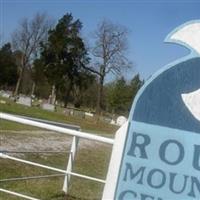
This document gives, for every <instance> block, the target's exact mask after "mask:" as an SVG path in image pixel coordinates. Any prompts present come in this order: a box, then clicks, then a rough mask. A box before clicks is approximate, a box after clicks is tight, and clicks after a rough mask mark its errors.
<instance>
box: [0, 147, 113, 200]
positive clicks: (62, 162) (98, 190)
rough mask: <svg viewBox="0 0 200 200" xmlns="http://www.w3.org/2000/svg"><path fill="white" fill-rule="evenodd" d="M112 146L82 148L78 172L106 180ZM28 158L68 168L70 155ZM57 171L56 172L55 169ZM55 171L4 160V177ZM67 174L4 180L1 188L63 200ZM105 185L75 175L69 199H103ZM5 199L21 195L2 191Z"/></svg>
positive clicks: (14, 199)
mask: <svg viewBox="0 0 200 200" xmlns="http://www.w3.org/2000/svg"><path fill="white" fill-rule="evenodd" d="M110 151H111V148H109V147H104V148H103V149H102V148H97V149H95V154H94V153H93V149H82V150H81V151H80V152H78V155H77V158H76V161H75V168H74V172H78V173H81V174H84V175H88V176H93V177H97V178H101V179H105V177H106V171H107V168H108V163H109V158H110ZM25 159H28V160H31V161H36V162H39V163H42V164H47V165H50V166H53V167H58V168H60V169H65V168H66V163H67V155H66V154H61V155H59V156H58V155H56V156H55V155H49V156H41V155H28V156H25ZM55 173H56V172H55ZM47 174H52V171H49V170H44V169H41V168H36V167H32V166H28V165H25V164H19V163H17V162H14V161H9V160H3V159H2V160H1V159H0V179H4V178H9V177H23V176H34V175H47ZM63 180H64V178H63V177H56V178H49V179H39V180H27V181H17V182H16V181H13V182H6V183H1V182H0V188H4V189H9V190H12V191H15V192H21V193H23V194H26V195H30V196H32V197H37V198H39V199H42V200H63V199H64V193H63V192H62V185H63ZM103 186H104V185H103V184H101V183H96V182H91V181H88V180H85V179H81V178H77V177H72V178H71V182H70V188H69V193H68V198H67V199H68V200H72V199H74V200H75V199H76V200H87V199H88V200H92V199H101V195H102V191H103ZM0 199H1V200H20V198H17V197H12V196H11V195H8V194H4V193H0Z"/></svg>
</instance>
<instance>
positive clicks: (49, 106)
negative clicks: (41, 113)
mask: <svg viewBox="0 0 200 200" xmlns="http://www.w3.org/2000/svg"><path fill="white" fill-rule="evenodd" d="M42 109H44V110H48V111H55V105H53V104H49V103H43V104H42Z"/></svg>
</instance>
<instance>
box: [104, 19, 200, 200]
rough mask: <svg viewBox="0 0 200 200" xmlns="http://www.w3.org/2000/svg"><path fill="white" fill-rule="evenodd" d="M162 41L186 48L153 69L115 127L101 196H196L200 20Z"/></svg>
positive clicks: (199, 186)
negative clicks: (127, 113)
mask: <svg viewBox="0 0 200 200" xmlns="http://www.w3.org/2000/svg"><path fill="white" fill-rule="evenodd" d="M166 41H168V42H175V43H178V44H181V45H185V46H186V47H188V48H190V49H192V51H191V54H190V55H188V56H186V57H184V58H181V59H179V60H177V61H175V62H173V63H171V64H169V65H167V66H165V67H164V68H162V69H161V70H160V71H158V72H157V73H155V74H154V75H153V76H152V77H151V78H150V79H149V80H148V81H147V82H146V83H145V85H144V86H143V87H142V88H141V89H140V91H139V92H138V94H137V96H136V98H135V100H134V103H133V105H132V109H131V112H130V116H129V120H128V122H127V123H125V124H124V125H123V126H122V127H121V128H120V129H119V130H118V132H117V134H116V140H115V143H114V147H113V152H112V158H111V162H110V166H109V171H108V175H107V180H106V185H105V188H104V193H103V199H105V200H107V199H116V200H199V199H200V111H199V108H200V92H199V88H200V21H192V22H189V23H186V24H184V25H182V26H181V27H179V28H177V29H176V30H175V31H173V32H172V33H171V34H170V35H169V36H168V37H167V40H166Z"/></svg>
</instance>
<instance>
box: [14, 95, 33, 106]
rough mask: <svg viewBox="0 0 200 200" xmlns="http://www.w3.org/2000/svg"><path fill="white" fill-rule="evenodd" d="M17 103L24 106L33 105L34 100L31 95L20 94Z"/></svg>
mask: <svg viewBox="0 0 200 200" xmlns="http://www.w3.org/2000/svg"><path fill="white" fill-rule="evenodd" d="M17 103H18V104H21V105H24V106H31V105H32V104H31V103H32V100H31V97H26V96H20V97H19V99H18V100H17Z"/></svg>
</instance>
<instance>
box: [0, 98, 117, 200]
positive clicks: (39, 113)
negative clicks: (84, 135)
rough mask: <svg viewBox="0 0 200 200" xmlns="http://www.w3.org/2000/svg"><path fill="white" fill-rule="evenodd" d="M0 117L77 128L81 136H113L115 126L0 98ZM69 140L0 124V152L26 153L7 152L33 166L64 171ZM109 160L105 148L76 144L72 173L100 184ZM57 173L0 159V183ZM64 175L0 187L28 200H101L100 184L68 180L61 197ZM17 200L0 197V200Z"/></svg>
mask: <svg viewBox="0 0 200 200" xmlns="http://www.w3.org/2000/svg"><path fill="white" fill-rule="evenodd" d="M0 100H1V101H2V102H4V103H1V104H0V112H6V113H12V114H18V115H26V116H30V117H36V118H40V119H47V120H52V121H58V122H63V123H68V124H74V125H79V126H80V127H81V130H82V131H86V132H91V133H95V134H99V135H103V136H106V137H113V136H114V133H115V131H116V130H117V129H118V127H116V126H113V125H110V124H108V123H105V122H101V121H99V122H98V123H96V122H95V121H94V119H84V120H83V119H80V118H78V117H77V116H76V117H73V116H65V115H64V114H63V111H62V109H61V108H60V109H58V110H57V112H50V111H44V110H41V109H40V108H37V107H26V106H22V105H18V104H16V103H13V102H12V101H10V100H8V99H3V98H0ZM71 140H72V137H70V136H65V135H63V134H60V133H54V132H51V131H47V130H43V129H38V128H35V127H31V126H25V125H21V124H18V123H14V122H8V121H4V120H1V121H0V151H4V150H8V151H26V152H27V151H30V152H31V153H12V154H11V155H13V156H15V157H20V158H22V159H26V160H29V161H33V162H38V163H41V164H45V165H49V166H52V167H57V168H60V169H64V170H65V169H66V166H67V161H68V153H67V151H69V150H70V145H71ZM34 151H53V152H54V151H57V152H58V153H46V154H45V153H33V152H34ZM110 155H111V146H110V145H106V144H102V143H98V142H93V141H89V140H83V139H80V143H79V146H78V151H77V156H76V159H75V163H74V169H73V172H77V173H80V174H84V175H88V176H92V177H96V178H100V179H105V178H106V173H107V169H108V164H109V160H110ZM51 174H58V173H55V172H52V171H49V170H46V169H41V168H38V167H32V166H30V165H25V164H20V163H18V162H15V161H11V160H6V159H0V180H5V179H9V178H15V177H31V176H38V175H39V176H43V175H51ZM63 182H64V176H58V177H51V178H43V179H31V180H25V181H24V180H23V181H0V188H4V189H8V190H11V191H15V192H19V193H22V194H25V195H30V196H32V197H35V198H39V199H42V200H63V199H67V200H92V199H101V195H102V191H103V186H104V185H103V184H101V183H96V182H91V181H88V180H85V179H81V178H77V177H71V182H70V187H69V192H68V195H67V196H65V195H64V193H63V192H62V186H63ZM20 199H21V198H18V197H14V196H11V195H7V194H4V193H0V200H20Z"/></svg>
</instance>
